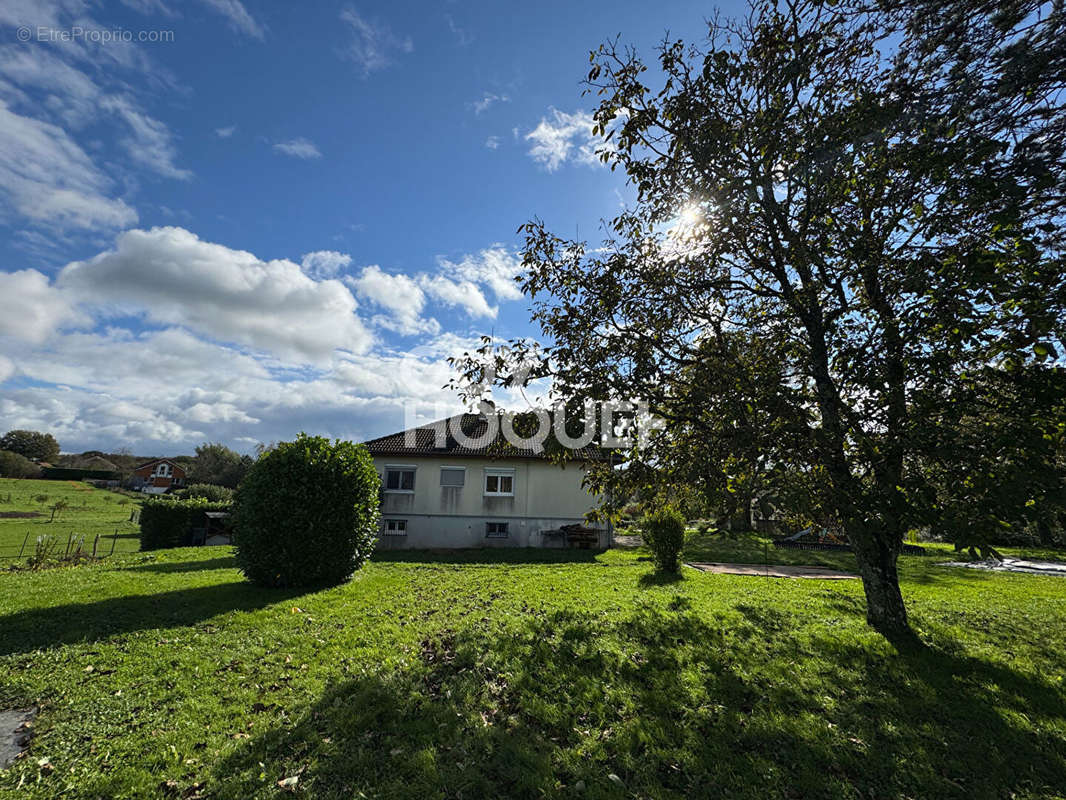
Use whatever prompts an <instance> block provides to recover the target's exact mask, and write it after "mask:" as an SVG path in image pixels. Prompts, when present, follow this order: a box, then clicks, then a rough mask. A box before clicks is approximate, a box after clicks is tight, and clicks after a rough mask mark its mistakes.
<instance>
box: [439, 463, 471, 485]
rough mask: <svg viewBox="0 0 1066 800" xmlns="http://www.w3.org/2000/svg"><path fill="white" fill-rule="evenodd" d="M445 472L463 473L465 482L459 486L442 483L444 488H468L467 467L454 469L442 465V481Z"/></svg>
mask: <svg viewBox="0 0 1066 800" xmlns="http://www.w3.org/2000/svg"><path fill="white" fill-rule="evenodd" d="M444 470H455V471H459V472H462V473H463V482H462V483H461V484H458V485H456V484H454V483H442V484H441V487H442V488H445V489H462V488H465V487H466V467H452V466H448V465H447V464H443V465H441V468H440V477H441V480H444Z"/></svg>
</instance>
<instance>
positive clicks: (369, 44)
mask: <svg viewBox="0 0 1066 800" xmlns="http://www.w3.org/2000/svg"><path fill="white" fill-rule="evenodd" d="M340 18H341V21H342V22H346V23H348V25H349V26H350V27H351V30H352V38H351V41H350V42H349V43H348V46H347V47H346V48H345V49H344V50H343V51H342V53H341V54H342V55H343V56H344V57H345V58H347V59H349V60H351V61H354V62H355V63H356V64H357V65H358V66H359V67H360V68H361V69H362V71H363V77H366V76H368V75H369V74H370V73H371V72H375V71H377V70H381V69H384V68H385V67H387V66H389V65H390V64H391V63H392V60H393V57H394V55H395V54H397V53H411V52H413V51H414V49H415V46H414V43H413V42H412V41H411V38H410V37H402V38H401V37H399V36H396V34H394V33H393V32H392V30H391V29H390V28H389V27H388V26H387V25H384V24H382V23H378V22H373V21H371V20H368V19H366V18H365V17H363V16H362V15H361V14H359V12H358V11H356V10H355V9H354V8H353V7H351V6H348V7H347V8H345V9H344V10H342V11H341V14H340Z"/></svg>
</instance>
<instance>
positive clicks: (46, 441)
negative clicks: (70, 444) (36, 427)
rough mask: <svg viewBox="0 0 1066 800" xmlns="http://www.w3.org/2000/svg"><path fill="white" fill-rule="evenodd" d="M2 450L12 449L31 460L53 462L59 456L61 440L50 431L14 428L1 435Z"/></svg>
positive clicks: (0, 444) (13, 451)
mask: <svg viewBox="0 0 1066 800" xmlns="http://www.w3.org/2000/svg"><path fill="white" fill-rule="evenodd" d="M0 450H10V451H11V452H12V453H18V454H19V455H20V456H23V457H24V458H28V459H30V460H31V461H47V462H53V461H55V460H56V459H57V458H59V442H57V441H56V438H55V437H54V436H53V435H52V434H50V433H41V432H40V431H27V430H12V431H8V432H7V433H5V434H4V435H3V436H2V437H0Z"/></svg>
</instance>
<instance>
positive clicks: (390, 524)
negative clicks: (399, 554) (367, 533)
mask: <svg viewBox="0 0 1066 800" xmlns="http://www.w3.org/2000/svg"><path fill="white" fill-rule="evenodd" d="M383 533H384V535H385V536H406V535H407V520H405V519H387V520H385V530H384V531H383Z"/></svg>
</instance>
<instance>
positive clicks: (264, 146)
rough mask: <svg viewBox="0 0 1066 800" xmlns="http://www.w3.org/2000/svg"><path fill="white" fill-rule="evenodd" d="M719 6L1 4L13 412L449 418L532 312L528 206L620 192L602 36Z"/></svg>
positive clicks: (681, 26) (1, 371) (264, 421)
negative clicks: (477, 350) (481, 369)
mask: <svg viewBox="0 0 1066 800" xmlns="http://www.w3.org/2000/svg"><path fill="white" fill-rule="evenodd" d="M726 10H727V11H728V10H729V9H726ZM712 11H713V9H712V7H710V6H707V5H706V4H697V3H689V2H674V3H664V4H648V3H636V2H633V3H627V4H622V5H620V6H619V7H611V8H608V7H606V6H603V5H602V4H592V3H573V2H567V3H541V4H519V3H502V2H481V3H476V2H459V1H458V0H457V1H456V2H444V3H415V2H403V3H395V2H394V3H387V4H386V3H355V4H350V3H342V4H333V3H325V2H322V3H318V2H315V3H291V2H277V3H266V2H262V3H259V2H253V0H245V1H244V2H243V3H242V2H239V1H238V0H186V2H181V3H179V2H177V0H123V2H110V3H94V2H81V1H80V0H32V1H31V0H0V259H2V260H0V429H3V430H7V429H9V428H14V427H29V428H35V429H40V430H49V431H52V432H53V433H55V435H56V436H57V437H58V438H59V440H60V443H61V444H62V446H63V448H64V450H67V451H81V450H84V449H90V448H93V449H97V448H98V449H104V450H113V449H117V448H122V447H125V448H129V449H131V450H132V451H134V452H136V453H141V454H150V453H178V452H190V451H191V450H192V448H193V447H194V446H195V445H196V444H198V443H200V442H202V441H224V442H226V443H227V444H229V445H231V446H233V447H236V448H237V449H240V450H242V451H249V450H250V449H252V447H254V444H255V443H256V442H269V441H276V440H280V439H285V438H288V437H291V436H292V435H294V434H295V433H296V432H298V431H299V430H307V431H309V432H313V433H322V434H326V435H330V436H338V437H344V438H353V439H357V440H358V439H363V438H367V437H370V436H375V435H380V434H383V433H386V432H389V431H391V430H395V429H398V428H400V427H402V426H403V424H404V420H405V416H404V414H405V411H404V409H405V408H406V409H407V410H408V413H412V411H413V413H416V414H417V415H418V416H419V418H431V417H435V416H440V415H443V414H444V413H447V412H449V411H451V410H455V409H457V408H458V407H459V405H458V400H457V399H456V398H455V397H454V396H452V395H451V394H449V393H448V392H447V391H445V390H443V389H442V386H443V384H444V383H445V382H446V381H447V380H448V378H449V377H450V373H449V371H448V367H447V365H446V363H445V362H444V359H445V358H446V357H447V356H448V355H452V354H456V353H459V352H462V350H463V349H465V348H467V347H469V346H470V345H471V344H472V342H473V339H474V338H475V337H476V336H477V335H478V334H481V333H489V332H495V334H496V335H497V336H500V337H508V336H513V335H524V334H529V333H533V332H534V331H533V330H532V329H531V328H530V326H529V322H528V313H527V306H526V302H525V300H524V299H523V298H521V297H520V296H519V294H518V292H517V291H516V290H515V289H514V287H513V285H512V284H511V283H510V281H509V278H510V277H511V276H512V275H513V274H514V273H515V272H516V271H517V269H518V260H517V257H516V248H517V247H518V246H519V244H520V241H519V239H518V237H517V236H516V234H515V229H516V228H517V227H518V225H520V224H521V223H523V222H524V221H526V220H528V219H529V218H530V217H532V216H534V215H537V216H539V217H541V218H543V219H544V220H546V221H547V222H548V223H549V225H550V226H552V227H553V228H554V229H556V230H557V231H559V232H561V233H565V234H574V233H577V234H580V235H581V236H585V237H590V238H593V239H595V238H598V226H599V220H600V219H601V218H603V217H608V216H612V215H613V214H614V213H615V212H616V211H617V210H618V208H619V206H620V204H621V203H623V202H626V201H628V200H631V198H632V194H631V192H630V191H629V190H628V189H627V187H626V186H625V185H624V182H623V180H622V178H621V176H619V175H618V174H617V173H611V172H610V171H609V170H607V169H606V168H604V167H603V166H602V165H600V164H598V163H597V162H596V161H595V159H594V158H593V157H592V153H593V151H594V150H595V149H596V148H597V147H598V146H600V145H599V143H598V142H597V140H596V139H595V138H594V137H592V135H591V131H590V129H589V124H590V118H589V111H590V110H591V109H592V107H593V105H594V101H593V99H592V98H589V97H582V87H581V85H580V81H581V78H582V77H583V75H584V73H585V71H586V70H587V68H588V51H589V49H591V48H593V47H595V46H596V45H597V44H598V43H600V42H601V41H603V40H605V39H607V38H611V37H613V36H615V35H616V34H620V35H621V36H622V39H623V40H624V41H626V42H630V43H632V44H634V45H636V46H637V47H638V48H639V49H640V50H641V51H642V52H643V53H644V54H645V55H646V56H652V55H653V48H654V45H655V44H656V43H657V42H658V41H659V40H660V39H661V38H662V37H663V35H664V33H665V32H666V31H667V30H669V31H670V32H671V33H672V34H674V35H678V36H682V37H684V38H686V39H689V40H699V38H700V37H701V36H702V32H703V22H702V21H703V19H704V17H705V16H707V15H709V14H710V13H711V12H712ZM159 39H162V40H163V41H158V40H159Z"/></svg>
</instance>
